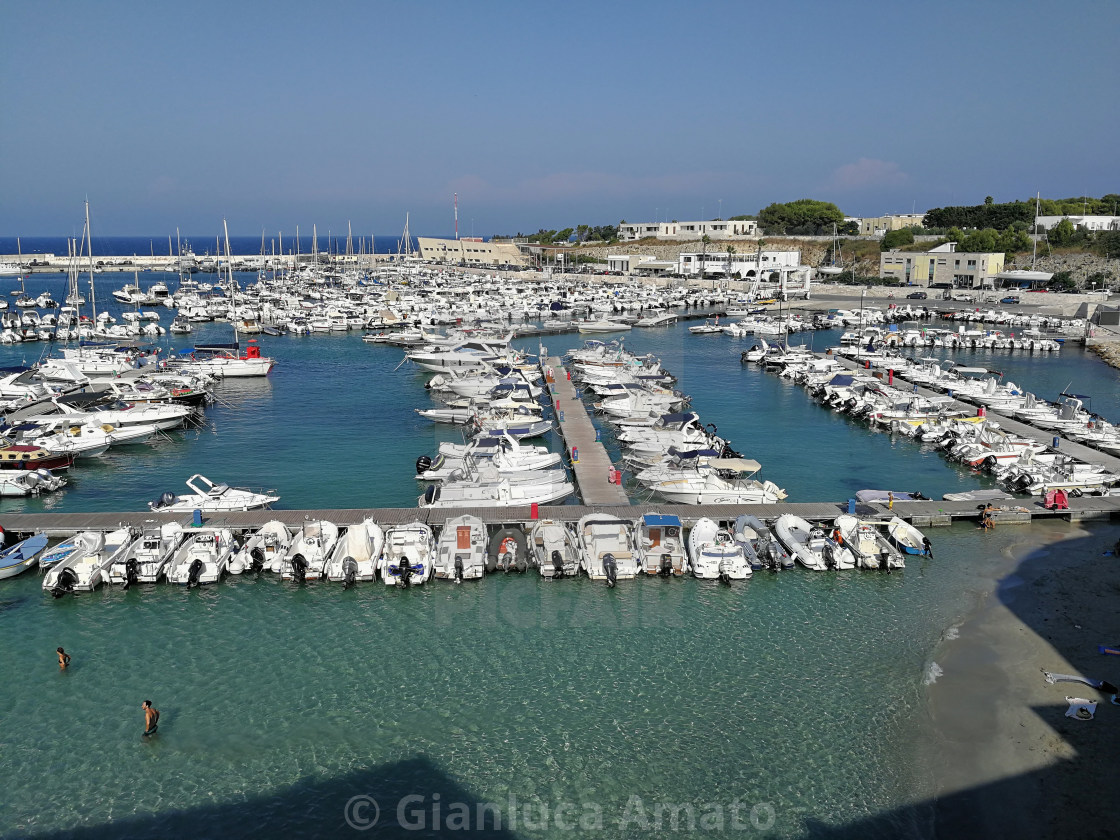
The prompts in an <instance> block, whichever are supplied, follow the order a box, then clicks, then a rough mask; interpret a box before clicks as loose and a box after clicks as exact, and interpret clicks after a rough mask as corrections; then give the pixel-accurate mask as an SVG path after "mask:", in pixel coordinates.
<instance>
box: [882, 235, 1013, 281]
mask: <svg viewBox="0 0 1120 840" xmlns="http://www.w3.org/2000/svg"><path fill="white" fill-rule="evenodd" d="M1003 262H1004V255H1003V254H1002V253H998V254H981V253H967V252H960V251H957V243H956V242H947V243H945V244H944V245H938V246H937V247H936V248H933V249H931V250H929V251H885V252H883V253H882V254H880V255H879V276H880V277H882V278H894V279H895V280H897V281H899V282H900V283H904V284H905V285H908V286H911V285H912V286H922V287H929V286H935V285H939V284H940V285H942V286H943V287H944V288H953V289H990V288H994V286H995V281H994V278H995V276H996V275H997V274H999V273H1000V272H1001V271H1003Z"/></svg>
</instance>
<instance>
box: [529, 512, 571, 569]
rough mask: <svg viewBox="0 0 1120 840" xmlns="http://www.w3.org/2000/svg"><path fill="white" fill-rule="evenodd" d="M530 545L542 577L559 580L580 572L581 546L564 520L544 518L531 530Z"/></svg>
mask: <svg viewBox="0 0 1120 840" xmlns="http://www.w3.org/2000/svg"><path fill="white" fill-rule="evenodd" d="M529 547H530V551H531V552H532V553H533V558H534V559H535V561H536V565H537V568H538V569H540V573H541V577H546V578H552V579H553V580H558V579H559V578H562V577H576V576H577V575H578V574H579V546H578V545H576V538H575V535H574V534H573V533H572V531H571V529H570V528H569V527H568V526H567V525H565V524H564V523H563V522H556V521H554V520H552V519H542V520H540V521H538V522H537V523H536V524H535V525H533V530H532V531H530V532H529Z"/></svg>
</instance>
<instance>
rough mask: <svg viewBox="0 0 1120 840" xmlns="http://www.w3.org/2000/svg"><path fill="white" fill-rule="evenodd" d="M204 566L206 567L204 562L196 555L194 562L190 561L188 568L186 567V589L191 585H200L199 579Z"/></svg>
mask: <svg viewBox="0 0 1120 840" xmlns="http://www.w3.org/2000/svg"><path fill="white" fill-rule="evenodd" d="M204 568H206V564H205V563H203V562H202V561H201V560H199V559H198V558H197V557H196V558H195V559H194V562H193V563H191V566H190V568H189V569H187V589H190V588H191V587H192V586H201V585H202V584H201V582H200V580H199V579H200V578H201V577H202V570H203V569H204Z"/></svg>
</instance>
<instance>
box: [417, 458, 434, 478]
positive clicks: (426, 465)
mask: <svg viewBox="0 0 1120 840" xmlns="http://www.w3.org/2000/svg"><path fill="white" fill-rule="evenodd" d="M431 466H432V459H431V458H430V457H428V456H427V455H421V456H420V457H419V458H417V459H416V474H417V475H423V474H424V473H426V472H427V471H428V470H429V469H430V468H431Z"/></svg>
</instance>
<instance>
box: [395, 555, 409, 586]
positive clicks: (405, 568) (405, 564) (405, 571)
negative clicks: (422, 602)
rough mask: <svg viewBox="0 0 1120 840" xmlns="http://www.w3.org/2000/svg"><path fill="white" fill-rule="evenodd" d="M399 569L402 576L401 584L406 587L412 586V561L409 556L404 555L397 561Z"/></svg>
mask: <svg viewBox="0 0 1120 840" xmlns="http://www.w3.org/2000/svg"><path fill="white" fill-rule="evenodd" d="M397 570H398V571H399V572H400V576H401V586H403V587H404V588H405V589H408V587H410V586H412V563H411V562H409V559H408V558H407V557H402V558H401V559H400V561H399V562H398V563H397Z"/></svg>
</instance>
